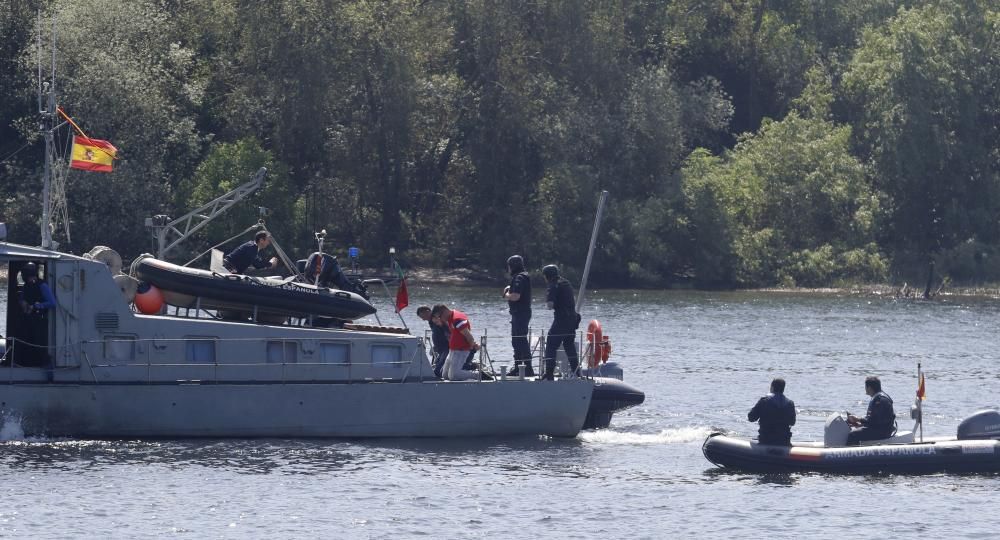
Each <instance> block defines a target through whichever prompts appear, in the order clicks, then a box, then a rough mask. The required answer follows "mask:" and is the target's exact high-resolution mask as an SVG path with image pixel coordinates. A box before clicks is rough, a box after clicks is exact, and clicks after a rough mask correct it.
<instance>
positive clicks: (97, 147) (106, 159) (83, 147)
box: [69, 135, 118, 172]
mask: <svg viewBox="0 0 1000 540" xmlns="http://www.w3.org/2000/svg"><path fill="white" fill-rule="evenodd" d="M117 153H118V149H117V148H115V147H114V145H113V144H111V143H109V142H108V141H102V140H101V139H90V138H87V137H83V136H80V135H76V136H74V137H73V160H72V161H71V162H70V164H69V166H70V167H72V168H74V169H80V170H83V171H94V172H111V163H112V162H113V161H114V159H115V154H117Z"/></svg>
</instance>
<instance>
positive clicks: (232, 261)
mask: <svg viewBox="0 0 1000 540" xmlns="http://www.w3.org/2000/svg"><path fill="white" fill-rule="evenodd" d="M269 245H271V235H270V234H268V233H267V231H258V232H257V234H255V235H254V237H253V240H252V241H250V242H246V243H244V244H240V246H239V247H237V248H236V249H234V250H232V251H230V252H229V253H227V254H226V256H225V257H223V259H222V265H223V266H225V267H226V270H229V271H230V272H232V273H234V274H243V273H245V272H246V271H247V268H250V267H251V266H253V267H254V268H257V269H258V270H259V269H262V268H277V267H278V258H277V257H271V260H269V261H265V260H264V258H263V257H262V256H261V255H260V252H261V251H263V250H264V249H265V248H266V247H267V246H269Z"/></svg>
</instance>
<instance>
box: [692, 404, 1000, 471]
mask: <svg viewBox="0 0 1000 540" xmlns="http://www.w3.org/2000/svg"><path fill="white" fill-rule="evenodd" d="M910 438H911V439H912V435H911V437H910ZM998 439H1000V412H997V411H993V410H987V411H979V412H977V413H976V414H974V415H972V416H970V417H968V418H966V419H965V420H964V421H963V422H962V423H961V424H960V425H959V427H958V437H957V438H937V439H927V440H926V441H925V442H905V443H889V442H885V441H872V442H873V443H874V444H870V445H866V446H850V447H843V446H841V447H828V446H825V445H824V444H823V443H796V442H793V443H792V446H772V445H767V444H758V443H757V442H756V441H749V440H746V439H738V438H735V437H728V436H726V435H723V434H720V433H713V434H712V435H709V436H708V439H706V440H705V444H704V445H702V452H704V454H705V457H706V458H707V459H708V460H709V461H711V462H712V463H714V464H716V465H718V466H719V467H723V468H725V469H734V470H740V471H748V472H794V471H818V472H834V473H846V474H868V473H933V472H1000V440H998Z"/></svg>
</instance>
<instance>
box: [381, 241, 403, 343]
mask: <svg viewBox="0 0 1000 540" xmlns="http://www.w3.org/2000/svg"><path fill="white" fill-rule="evenodd" d="M389 266H390V268H392V270H393V271H395V272H396V273H397V274H399V286H400V287H406V276H405V275H403V267H401V266H399V263H398V262H396V248H394V247H390V248H389ZM383 284H384V282H383ZM396 296H397V297H398V296H399V289H398V288H397V289H396ZM407 296H409V294H407ZM392 303H393V306H392V307H393V308H394V311H395V312H396V316H397V317H399V322H401V323H403V328H406V329H409V328H410V327H409V326H406V319H403V313H402V311H403V310H401V309H399V304H397V303H396V299H393V302H392Z"/></svg>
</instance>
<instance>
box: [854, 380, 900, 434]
mask: <svg viewBox="0 0 1000 540" xmlns="http://www.w3.org/2000/svg"><path fill="white" fill-rule="evenodd" d="M865 393H866V394H868V395H869V396H871V400H870V401H869V402H868V413H867V414H865V416H864V418H859V417H857V416H854V415H853V414H848V415H847V424H848V425H850V426H851V427H853V428H854V429H852V430H851V433H850V434H849V435H848V436H847V445H848V446H856V445H858V444H860V443H861V441H875V440H879V439H888V438H889V437H892V435H893V433H895V432H896V412H895V411H894V410H893V409H892V398H891V397H889V394H886V393H885V392H883V391H882V381H880V380H879V379H878V377H874V376H872V377H868V378H867V379H865Z"/></svg>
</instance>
